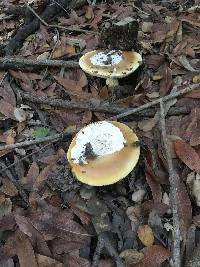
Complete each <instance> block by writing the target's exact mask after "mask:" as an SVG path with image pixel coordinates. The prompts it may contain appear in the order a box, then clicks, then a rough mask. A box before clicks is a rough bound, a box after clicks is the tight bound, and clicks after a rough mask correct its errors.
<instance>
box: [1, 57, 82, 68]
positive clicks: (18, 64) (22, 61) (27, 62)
mask: <svg viewBox="0 0 200 267" xmlns="http://www.w3.org/2000/svg"><path fill="white" fill-rule="evenodd" d="M30 67H31V68H33V67H36V68H37V69H40V68H43V67H53V68H78V67H79V64H78V62H76V61H65V60H51V59H45V60H37V59H36V60H34V59H26V58H14V57H4V58H2V57H0V69H4V70H6V69H15V70H27V69H28V68H30Z"/></svg>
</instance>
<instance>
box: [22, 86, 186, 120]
mask: <svg viewBox="0 0 200 267" xmlns="http://www.w3.org/2000/svg"><path fill="white" fill-rule="evenodd" d="M18 91H19V92H20V95H21V97H22V98H23V99H24V100H27V101H30V102H33V103H37V104H43V105H44V104H45V105H49V106H52V107H56V108H63V109H66V110H69V109H70V110H73V109H76V110H86V111H88V110H89V111H94V112H107V113H114V114H119V113H122V112H125V111H128V110H130V108H123V107H119V106H117V105H114V104H113V105H108V104H104V105H103V104H102V105H93V104H92V103H89V102H86V101H85V102H80V103H75V102H71V101H66V100H63V99H60V98H55V97H50V96H35V95H31V94H29V93H25V92H24V91H22V90H20V89H18ZM131 110H132V109H131ZM155 112H156V110H155V109H154V108H153V109H150V108H148V109H147V110H146V111H145V110H143V111H141V112H138V113H137V114H136V115H137V116H141V117H153V116H154V115H155ZM188 113H190V109H189V108H188V107H177V108H175V109H174V108H173V107H172V108H171V109H170V110H169V113H168V115H179V114H188Z"/></svg>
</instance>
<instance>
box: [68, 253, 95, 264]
mask: <svg viewBox="0 0 200 267" xmlns="http://www.w3.org/2000/svg"><path fill="white" fill-rule="evenodd" d="M66 262H67V265H68V266H70V267H77V266H78V267H91V264H90V262H89V261H88V260H87V259H84V258H82V257H79V256H74V255H68V256H67V257H66Z"/></svg>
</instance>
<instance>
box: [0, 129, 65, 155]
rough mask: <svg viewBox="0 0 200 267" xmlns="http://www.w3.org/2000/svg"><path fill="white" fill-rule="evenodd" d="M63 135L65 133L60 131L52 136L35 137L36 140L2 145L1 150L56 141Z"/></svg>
mask: <svg viewBox="0 0 200 267" xmlns="http://www.w3.org/2000/svg"><path fill="white" fill-rule="evenodd" d="M62 137H63V133H60V134H55V135H53V136H52V135H51V136H47V137H43V138H38V139H34V140H29V141H23V142H19V143H15V144H11V145H1V146H0V151H2V150H13V149H15V148H21V147H25V146H31V145H36V144H41V143H45V142H50V141H55V142H56V141H57V140H59V139H61V138H62Z"/></svg>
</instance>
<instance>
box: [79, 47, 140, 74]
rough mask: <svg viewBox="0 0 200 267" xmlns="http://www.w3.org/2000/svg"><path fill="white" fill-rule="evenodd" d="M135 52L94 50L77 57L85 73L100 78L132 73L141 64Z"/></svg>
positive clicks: (138, 55)
mask: <svg viewBox="0 0 200 267" xmlns="http://www.w3.org/2000/svg"><path fill="white" fill-rule="evenodd" d="M141 62H142V57H141V55H140V54H138V53H137V52H132V51H120V50H94V51H90V52H88V53H86V54H85V55H83V56H82V57H81V58H80V59H79V65H80V67H81V69H82V70H84V71H85V72H86V73H88V74H90V75H92V76H96V77H101V78H123V77H126V76H128V75H129V74H131V73H133V72H134V71H135V70H136V69H137V68H138V67H139V66H140V64H141Z"/></svg>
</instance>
